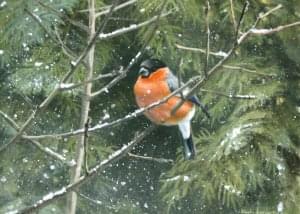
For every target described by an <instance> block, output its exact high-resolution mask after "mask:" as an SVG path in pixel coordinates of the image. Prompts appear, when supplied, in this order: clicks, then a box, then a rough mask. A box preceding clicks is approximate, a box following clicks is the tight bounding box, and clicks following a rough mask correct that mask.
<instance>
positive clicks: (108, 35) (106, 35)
mask: <svg viewBox="0 0 300 214" xmlns="http://www.w3.org/2000/svg"><path fill="white" fill-rule="evenodd" d="M171 13H172V10H171V11H169V12H166V13H163V14H161V16H160V17H165V16H168V15H170V14H171ZM158 17H159V15H157V16H153V17H152V18H151V19H149V20H147V21H144V22H141V23H139V24H131V25H130V26H129V27H124V28H120V29H118V30H115V31H113V32H111V33H101V34H100V35H99V39H100V40H105V39H111V38H113V37H116V36H120V35H122V34H125V33H128V32H131V31H134V30H137V29H139V28H141V27H144V26H146V25H149V24H151V23H153V22H155V21H156V20H157V19H158Z"/></svg>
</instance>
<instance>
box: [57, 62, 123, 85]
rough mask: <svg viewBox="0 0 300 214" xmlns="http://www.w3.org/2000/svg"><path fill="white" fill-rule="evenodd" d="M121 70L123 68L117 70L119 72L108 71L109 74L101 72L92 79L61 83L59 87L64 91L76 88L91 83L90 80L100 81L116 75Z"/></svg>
mask: <svg viewBox="0 0 300 214" xmlns="http://www.w3.org/2000/svg"><path fill="white" fill-rule="evenodd" d="M121 72H122V68H121V69H120V71H117V72H115V71H113V72H111V73H107V74H99V75H98V76H97V77H95V78H93V79H90V80H86V81H83V82H79V83H67V84H60V85H59V88H60V90H63V91H66V90H73V89H75V88H78V87H81V86H84V85H85V84H87V83H90V82H95V81H98V80H101V79H105V78H111V77H115V76H116V75H117V74H118V73H121Z"/></svg>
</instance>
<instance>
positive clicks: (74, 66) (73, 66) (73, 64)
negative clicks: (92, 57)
mask: <svg viewBox="0 0 300 214" xmlns="http://www.w3.org/2000/svg"><path fill="white" fill-rule="evenodd" d="M115 2H117V1H115ZM114 6H115V4H113V6H112V7H111V8H110V12H109V13H108V14H107V15H106V17H105V19H104V20H103V22H102V24H101V25H100V27H99V29H98V30H97V31H96V33H95V35H94V37H93V38H92V39H91V40H90V42H89V43H88V44H87V46H86V48H85V49H84V50H83V52H82V53H81V54H80V56H79V57H78V58H77V60H76V61H75V62H74V61H72V62H71V66H70V69H69V71H68V72H67V73H66V74H65V76H64V77H63V78H62V80H61V83H66V82H67V81H68V80H69V79H70V77H71V76H72V75H73V74H74V72H75V71H76V70H77V68H78V67H79V65H80V63H81V62H82V61H83V60H84V58H85V57H86V56H87V54H88V52H89V50H90V49H91V48H92V47H93V45H94V44H95V42H96V40H97V38H98V36H99V35H100V34H101V33H102V32H103V30H104V28H105V26H106V24H107V22H108V19H109V17H110V16H111V15H112V11H113V9H114ZM59 91H60V90H59V87H56V88H54V90H53V91H52V92H51V93H50V94H49V95H48V97H46V99H45V100H44V101H43V102H42V103H41V104H40V105H39V106H38V107H37V109H36V110H34V111H33V112H32V114H31V115H30V116H29V117H28V119H27V120H26V122H25V123H24V124H23V125H22V127H21V128H20V129H19V132H18V133H17V134H16V135H15V136H14V137H13V138H12V139H11V140H10V141H9V142H8V143H7V144H5V145H3V146H2V147H0V153H1V152H3V151H4V150H5V149H6V148H7V147H8V146H10V145H11V144H13V143H15V142H16V141H18V140H19V139H20V137H21V136H22V134H23V133H24V132H25V130H26V129H27V128H28V127H29V126H30V125H31V123H32V122H33V120H34V118H35V117H36V115H37V114H38V113H40V112H42V111H43V110H44V109H45V108H46V107H47V106H48V105H49V104H50V103H51V101H52V100H53V99H54V97H56V95H57V94H58V92H59Z"/></svg>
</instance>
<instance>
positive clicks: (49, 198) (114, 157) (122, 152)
mask: <svg viewBox="0 0 300 214" xmlns="http://www.w3.org/2000/svg"><path fill="white" fill-rule="evenodd" d="M155 127H156V126H154V125H152V126H150V127H149V128H147V129H146V130H145V131H143V132H141V133H139V134H138V135H136V136H135V137H134V139H133V140H132V141H130V142H129V143H128V144H127V145H124V146H123V147H122V148H121V149H119V150H117V151H115V152H114V153H112V154H111V155H110V156H109V157H108V158H107V159H105V160H103V161H101V162H100V163H99V164H97V165H96V166H95V167H93V168H92V169H91V170H90V173H89V174H86V175H83V176H81V177H80V178H79V179H78V180H77V181H75V182H74V183H71V184H69V185H67V186H64V187H62V188H61V189H60V190H57V191H55V192H50V193H48V194H47V195H44V196H43V197H42V199H40V200H38V201H36V202H35V203H33V204H32V205H31V206H28V207H25V208H23V209H20V210H13V211H10V213H15V214H21V213H22V214H27V213H32V212H33V211H37V210H39V209H41V208H43V207H45V206H46V205H48V204H49V203H51V202H53V201H55V200H57V199H59V198H61V197H63V196H65V195H66V194H67V193H69V192H71V191H73V190H75V189H76V188H78V187H79V186H80V185H82V184H83V183H85V182H87V181H88V180H89V179H90V178H92V177H94V176H95V175H97V173H99V172H101V171H103V170H105V169H106V168H108V167H110V166H112V164H113V163H115V162H116V161H118V160H120V159H121V158H123V157H125V156H126V155H127V154H128V152H130V151H131V150H132V149H133V148H134V146H135V145H137V144H138V143H140V142H141V141H142V140H143V139H144V137H145V136H147V135H148V134H149V133H150V132H152V131H153V130H154V129H155Z"/></svg>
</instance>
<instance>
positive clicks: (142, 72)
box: [139, 67, 150, 78]
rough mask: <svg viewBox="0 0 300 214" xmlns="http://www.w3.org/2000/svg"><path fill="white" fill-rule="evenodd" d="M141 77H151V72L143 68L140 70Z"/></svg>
mask: <svg viewBox="0 0 300 214" xmlns="http://www.w3.org/2000/svg"><path fill="white" fill-rule="evenodd" d="M139 75H140V76H141V77H143V78H146V77H148V76H149V75H150V71H149V70H148V69H147V68H144V67H141V68H140V70H139Z"/></svg>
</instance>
